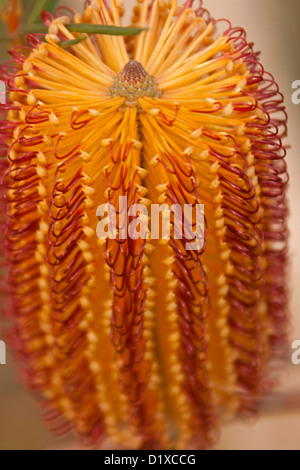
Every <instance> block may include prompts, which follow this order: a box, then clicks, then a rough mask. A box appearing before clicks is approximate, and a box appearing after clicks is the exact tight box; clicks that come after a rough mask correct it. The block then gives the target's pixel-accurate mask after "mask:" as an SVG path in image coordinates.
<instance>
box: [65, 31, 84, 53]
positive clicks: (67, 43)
mask: <svg viewBox="0 0 300 470" xmlns="http://www.w3.org/2000/svg"><path fill="white" fill-rule="evenodd" d="M87 38H88V35H87V34H81V35H80V36H78V38H76V39H71V40H70V41H62V42H60V43H59V45H60V47H62V48H63V49H67V48H68V47H71V46H76V44H79V43H80V42H83V41H85V40H86V39H87Z"/></svg>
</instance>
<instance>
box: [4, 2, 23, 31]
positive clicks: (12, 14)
mask: <svg viewBox="0 0 300 470" xmlns="http://www.w3.org/2000/svg"><path fill="white" fill-rule="evenodd" d="M1 16H2V18H3V20H4V21H6V23H7V25H8V31H9V33H10V34H14V33H15V32H16V31H17V30H18V28H19V26H20V18H21V16H22V5H21V0H5V6H4V10H3V11H2V12H1Z"/></svg>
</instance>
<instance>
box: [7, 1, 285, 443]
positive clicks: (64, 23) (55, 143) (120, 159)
mask: <svg viewBox="0 0 300 470" xmlns="http://www.w3.org/2000/svg"><path fill="white" fill-rule="evenodd" d="M194 3H196V2H193V1H192V0H190V1H187V2H185V4H184V5H183V6H178V5H177V2H176V1H175V0H171V1H169V2H166V1H164V0H163V1H161V0H153V1H152V2H150V1H148V0H144V1H143V0H138V2H137V5H136V7H135V9H134V16H133V19H132V26H140V27H145V28H147V30H146V31H145V32H143V33H142V34H140V35H139V36H136V37H128V38H126V39H124V38H123V37H119V36H107V35H97V34H96V35H94V34H88V35H87V36H85V37H80V39H79V40H78V38H79V35H80V34H82V33H84V27H83V26H82V27H81V29H80V28H77V30H76V28H74V27H71V26H70V23H72V24H73V25H74V24H75V25H77V26H78V25H80V24H81V23H83V25H86V24H88V25H90V30H89V31H93V29H92V25H99V24H102V25H111V26H114V25H115V26H120V25H121V17H122V15H123V13H124V8H123V6H122V3H121V2H120V1H117V0H113V1H112V2H111V7H110V6H109V5H108V3H107V2H106V0H103V1H102V0H93V1H89V2H87V7H86V9H85V10H84V13H83V15H82V16H80V15H79V14H78V13H75V12H73V10H69V14H68V16H62V14H63V12H62V10H59V11H58V14H57V17H52V16H51V15H49V14H47V13H46V12H44V13H43V19H44V22H45V24H46V25H47V26H48V27H49V31H48V34H46V36H45V42H43V37H42V36H39V35H29V37H28V42H29V46H28V48H25V51H24V52H23V51H20V50H18V51H14V52H12V55H13V59H14V63H10V64H6V65H5V66H3V68H2V74H3V76H5V78H6V82H7V85H8V88H9V90H10V101H9V103H8V104H7V105H6V107H4V111H6V112H7V115H6V120H4V121H3V122H2V123H1V129H2V134H3V138H2V142H3V149H2V152H1V155H2V158H3V162H4V161H5V162H7V163H3V165H7V168H6V170H4V173H5V174H4V176H3V185H4V187H5V193H6V194H5V201H4V202H5V204H7V209H6V213H7V218H6V220H5V221H4V224H5V251H6V260H7V264H8V267H9V273H8V287H9V291H10V298H11V305H10V308H9V309H8V312H7V316H8V318H9V320H10V322H11V324H12V330H11V333H10V337H11V343H12V346H13V348H14V350H15V351H16V353H17V357H18V361H19V363H21V364H22V374H23V377H24V379H25V381H26V383H27V385H28V386H29V388H30V389H31V390H32V391H33V393H34V395H35V396H36V397H37V398H38V400H39V401H40V402H41V403H42V406H43V409H44V414H45V418H46V419H47V421H48V422H49V423H50V425H51V428H52V429H53V430H54V431H56V432H57V433H63V432H67V431H69V430H74V431H76V432H77V433H78V434H79V436H81V438H82V440H83V442H84V443H85V444H88V445H93V446H95V447H97V446H100V445H101V442H102V441H103V438H104V437H105V436H108V437H109V438H110V439H112V441H113V442H115V443H116V445H122V444H123V445H124V443H125V442H130V444H129V445H131V446H133V447H134V448H148V449H159V448H181V449H188V448H199V449H205V448H210V447H212V446H213V444H214V441H215V437H216V430H217V429H218V426H219V422H220V421H222V420H224V419H226V418H228V417H234V416H236V415H249V414H250V415H251V414H253V413H255V412H256V411H257V409H258V407H259V405H260V403H261V401H262V399H263V398H264V396H265V395H266V394H267V393H268V392H269V391H270V388H271V386H272V376H271V371H272V369H271V364H272V360H273V359H274V357H276V358H280V357H282V356H283V355H284V351H285V346H286V342H287V326H288V320H287V318H288V315H287V305H286V303H287V299H286V287H285V284H286V279H285V274H286V251H287V247H286V243H287V242H286V238H287V228H286V215H287V208H286V199H285V190H286V184H287V179H288V178H287V173H286V165H285V160H284V157H285V153H286V152H285V149H284V147H283V144H282V140H281V139H282V138H283V137H284V136H285V134H286V114H285V110H284V106H283V98H282V95H281V94H280V93H279V91H278V87H277V85H276V83H275V81H274V79H273V77H272V76H271V75H270V74H268V73H266V72H265V71H264V68H263V66H262V65H261V64H260V63H259V61H258V60H259V57H258V54H257V53H255V52H254V49H253V45H252V44H249V43H248V42H247V40H246V35H245V32H244V31H243V30H242V29H240V28H232V27H231V25H230V23H228V22H227V21H224V20H221V21H216V20H214V19H212V18H211V17H210V15H209V13H208V12H207V11H206V10H205V9H204V8H203V7H202V5H200V6H199V3H198V4H197V5H196V6H195V7H194ZM72 30H73V32H72ZM74 31H75V32H74ZM76 31H77V32H76ZM77 40H78V43H76V42H77ZM66 41H71V43H69V42H68V43H67V48H62V47H61V42H63V43H65V42H66ZM120 196H123V197H125V196H126V197H127V199H128V208H129V207H131V206H132V205H134V204H139V205H143V206H145V207H146V208H149V209H150V206H151V204H165V205H173V204H179V205H180V206H184V205H190V207H192V208H193V210H195V207H196V205H197V204H203V205H204V208H205V230H204V232H205V243H204V245H203V246H201V248H200V247H198V248H197V249H196V250H193V251H187V249H186V244H185V242H186V240H185V239H182V240H178V239H176V237H175V236H174V235H173V236H171V238H170V239H169V240H168V239H165V238H163V239H161V240H152V239H151V237H148V238H147V239H146V240H144V239H142V238H136V239H133V238H130V237H129V238H128V239H125V237H123V238H122V237H120V232H121V231H122V230H123V229H124V227H123V225H124V220H123V221H122V220H121V216H120V214H121V209H120V207H119V197H120ZM103 204H106V205H107V206H106V207H107V212H109V207H111V206H113V207H115V208H116V209H117V213H118V215H119V217H118V218H117V223H116V226H115V229H114V234H113V235H114V237H111V238H107V239H106V240H103V239H99V238H98V237H97V226H98V223H99V220H98V218H97V215H96V211H97V207H98V206H99V205H103ZM138 207H140V206H138ZM126 209H127V207H126ZM165 212H166V211H163V213H162V217H163V220H165V219H164V217H165V216H166V213H165ZM149 214H150V210H149ZM135 216H136V217H137V214H135ZM126 218H127V215H126ZM132 220H134V216H132V215H131V216H130V215H128V220H127V222H128V221H129V222H130V221H132ZM139 220H140V221H141V218H139ZM143 220H144V221H148V218H147V215H144V219H143ZM167 224H168V225H171V226H173V225H174V220H172V219H171V222H169V223H167ZM141 225H142V224H141Z"/></svg>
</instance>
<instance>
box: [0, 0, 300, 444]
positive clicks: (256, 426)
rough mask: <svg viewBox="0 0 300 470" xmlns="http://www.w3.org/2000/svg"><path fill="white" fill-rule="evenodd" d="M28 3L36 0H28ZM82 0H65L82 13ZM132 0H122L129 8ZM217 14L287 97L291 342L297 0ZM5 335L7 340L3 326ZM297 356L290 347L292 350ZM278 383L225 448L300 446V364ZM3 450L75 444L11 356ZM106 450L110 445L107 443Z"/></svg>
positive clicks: (299, 227) (211, 3) (299, 166)
mask: <svg viewBox="0 0 300 470" xmlns="http://www.w3.org/2000/svg"><path fill="white" fill-rule="evenodd" d="M2 3H4V0H0V6H1V4H2ZM24 3H25V4H26V6H27V8H29V7H30V6H31V5H34V4H35V2H34V1H33V0H26V1H25V2H24ZM83 3H84V0H64V1H63V2H61V4H63V5H72V7H73V8H77V9H78V11H81V10H82V8H83ZM134 4H135V1H134V0H125V6H126V8H127V9H128V10H129V9H131V7H132V6H133V5H134ZM204 6H205V7H206V8H208V9H209V10H210V11H211V13H212V15H213V16H214V17H215V18H228V19H229V20H230V21H231V22H232V24H233V26H242V27H243V28H245V29H246V31H247V33H248V39H249V40H250V41H253V42H255V45H256V49H257V50H261V51H262V62H263V64H264V66H265V68H266V70H267V71H269V72H271V73H272V74H274V75H275V78H276V80H277V82H278V84H279V86H280V89H281V91H282V93H283V94H284V95H285V98H286V107H287V110H288V114H289V138H288V143H289V144H290V145H291V146H292V148H291V150H289V152H288V164H289V172H290V175H291V183H290V189H289V199H290V211H291V215H290V231H291V242H290V259H291V269H290V295H291V316H292V327H291V344H292V342H293V341H294V340H300V313H299V309H300V248H299V244H298V242H299V240H300V218H299V219H298V217H299V206H300V131H299V128H300V104H299V105H293V104H292V100H291V97H292V93H293V90H292V83H293V82H294V81H295V80H300V28H299V19H300V2H299V0H288V2H287V1H285V0H204ZM5 35H6V32H5V30H4V29H3V28H2V30H1V31H0V37H1V42H0V47H1V50H0V56H1V57H2V58H3V57H4V56H5V50H6V48H7V42H6V41H5ZM0 339H2V336H1V332H0ZM291 354H292V349H291ZM280 382H281V387H280V389H279V390H278V393H277V395H276V396H274V397H273V398H272V400H271V401H270V402H269V403H268V404H267V405H266V407H265V408H264V409H263V410H262V414H261V417H260V418H258V419H257V421H255V422H254V421H251V422H250V423H236V422H235V423H232V424H227V425H225V427H224V428H223V432H222V437H221V441H220V443H219V446H218V449H220V450H300V438H299V435H300V365H299V366H293V365H292V363H291V361H290V362H288V363H287V366H286V370H285V371H284V373H283V374H282V377H280ZM0 423H1V425H0V450H42V449H54V448H55V449H57V448H61V449H69V448H72V442H71V441H70V439H68V440H67V441H66V440H57V439H56V438H53V436H52V435H51V434H50V433H49V432H48V431H47V429H46V428H45V425H44V423H43V422H42V420H41V417H40V414H39V411H38V409H37V408H36V407H35V406H34V404H33V403H32V401H31V399H30V397H29V396H28V394H27V393H26V392H25V391H24V390H23V388H22V386H21V385H20V384H19V382H18V379H17V377H16V374H15V370H14V366H13V364H12V361H11V358H10V357H9V356H8V358H7V365H6V366H4V365H0ZM106 448H107V447H106Z"/></svg>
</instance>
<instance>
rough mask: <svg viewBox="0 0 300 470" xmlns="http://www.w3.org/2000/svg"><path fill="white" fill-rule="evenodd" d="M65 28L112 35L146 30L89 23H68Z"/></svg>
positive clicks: (125, 34)
mask: <svg viewBox="0 0 300 470" xmlns="http://www.w3.org/2000/svg"><path fill="white" fill-rule="evenodd" d="M66 28H67V29H68V30H69V31H70V32H72V33H86V34H109V35H112V36H137V35H138V34H140V33H142V32H143V31H145V30H146V29H145V28H130V27H129V28H123V27H119V26H109V25H101V24H99V25H98V24H89V23H86V24H85V23H78V24H77V23H76V24H69V25H67V26H66Z"/></svg>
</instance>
